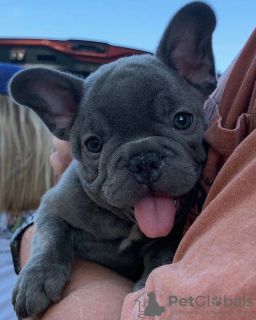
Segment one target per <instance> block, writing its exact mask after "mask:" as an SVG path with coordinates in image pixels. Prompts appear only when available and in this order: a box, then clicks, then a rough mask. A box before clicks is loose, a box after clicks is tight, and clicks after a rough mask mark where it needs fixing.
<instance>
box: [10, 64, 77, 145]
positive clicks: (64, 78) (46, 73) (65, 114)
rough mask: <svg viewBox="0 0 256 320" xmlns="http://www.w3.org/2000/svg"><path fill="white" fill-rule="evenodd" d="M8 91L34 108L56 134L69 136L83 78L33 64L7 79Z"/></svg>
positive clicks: (61, 136) (24, 104) (59, 136)
mask: <svg viewBox="0 0 256 320" xmlns="http://www.w3.org/2000/svg"><path fill="white" fill-rule="evenodd" d="M9 93H10V96H11V97H12V99H13V100H14V101H15V102H17V103H18V104H21V105H23V106H27V107H29V108H31V109H32V110H34V111H35V112H36V113H37V114H38V115H39V117H40V118H41V119H42V120H43V122H44V123H45V124H46V125H47V127H48V128H49V129H50V131H51V132H52V133H53V134H54V135H55V136H56V137H58V138H60V139H62V140H68V139H69V131H70V129H71V127H72V124H73V122H74V119H75V115H76V113H77V107H78V105H79V103H80V100H81V98H82V93H83V80H82V79H80V78H78V77H75V76H72V75H69V74H66V73H64V72H60V71H57V70H53V69H49V68H43V67H35V68H30V69H26V70H23V71H20V72H19V73H17V74H16V75H15V76H14V77H13V78H12V79H11V81H10V84H9Z"/></svg>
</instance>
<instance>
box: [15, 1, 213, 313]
mask: <svg viewBox="0 0 256 320" xmlns="http://www.w3.org/2000/svg"><path fill="white" fill-rule="evenodd" d="M184 17H185V18H184ZM215 23H216V21H215V15H214V13H213V11H212V10H211V9H210V7H208V6H207V5H206V4H203V3H200V2H195V3H192V4H189V5H187V6H185V7H184V8H182V9H181V10H180V11H179V12H178V13H177V14H176V15H175V16H174V18H173V19H172V20H171V22H170V24H169V25H168V26H167V29H166V31H165V33H164V36H163V39H162V40H161V42H160V45H159V48H158V50H157V54H156V56H151V55H142V56H133V57H129V58H123V59H120V60H118V61H116V62H113V63H110V64H107V65H105V66H102V67H101V68H100V69H99V70H97V71H96V72H95V73H93V74H91V75H90V76H89V77H88V78H87V79H86V80H83V79H80V78H78V77H75V76H72V75H69V74H65V73H62V72H59V71H55V70H51V69H47V68H42V67H36V68H31V69H28V70H24V71H22V72H20V73H19V74H17V75H16V76H14V78H13V79H12V81H11V83H10V94H11V96H12V98H13V99H14V100H15V101H16V102H17V103H19V104H22V105H25V106H28V107H30V108H32V109H34V110H35V111H36V112H37V113H38V114H39V116H40V117H41V118H42V120H43V121H44V122H45V124H46V125H47V126H48V127H49V128H50V130H51V131H52V132H53V133H54V134H55V135H56V136H58V137H59V138H61V139H66V140H69V141H70V142H71V148H72V155H73V157H74V160H73V161H72V163H71V165H70V166H69V168H68V169H67V170H66V172H65V173H64V174H63V176H62V178H61V180H60V182H59V183H58V184H57V185H56V186H55V187H54V188H52V189H51V190H49V191H48V192H47V193H46V194H45V195H44V196H43V199H42V203H41V205H40V207H39V209H38V212H37V215H36V220H35V233H34V238H33V244H32V253H31V257H30V259H29V261H28V263H27V265H26V266H25V267H24V268H23V270H22V271H21V272H20V276H19V279H18V282H17V285H16V287H15V289H14V291H13V304H14V306H15V310H16V313H17V315H18V316H20V317H24V318H25V317H28V316H37V315H39V314H40V313H42V312H43V311H45V309H47V308H48V306H49V305H50V304H51V303H52V302H56V301H59V299H60V296H61V292H62V289H63V287H64V286H65V284H66V283H67V281H68V279H69V273H70V269H71V266H72V261H73V257H74V254H76V255H78V256H80V257H83V258H84V259H88V260H91V261H94V262H97V263H100V264H102V265H104V266H106V267H108V268H111V269H113V270H115V271H117V272H119V273H120V274H122V275H124V276H126V277H128V278H130V279H132V280H134V281H138V280H139V279H140V280H139V281H138V282H137V284H136V286H135V289H136V290H137V289H139V288H141V287H143V286H144V284H145V281H146V278H147V276H148V274H149V273H150V272H151V270H152V269H154V268H155V267H157V266H159V265H162V264H164V263H171V262H172V259H173V255H174V253H175V250H176V247H177V245H178V243H179V241H180V237H181V233H180V232H181V230H182V220H183V218H184V216H185V212H186V203H187V198H188V197H189V194H190V191H191V190H192V189H193V187H194V186H195V184H196V182H197V181H198V179H199V178H200V175H201V172H202V168H203V165H204V163H205V160H206V150H205V147H204V142H203V134H204V130H205V128H206V126H207V123H206V118H205V115H204V112H203V108H202V106H203V102H204V100H205V98H206V96H207V95H208V94H209V92H210V91H212V90H213V89H214V87H215V85H216V79H215V71H214V60H213V54H212V48H211V37H212V32H213V30H214V28H215ZM184 112H185V113H189V114H190V115H192V116H193V122H192V124H191V126H190V127H188V128H187V129H185V130H177V128H175V126H174V118H175V116H176V115H177V114H178V113H184ZM91 136H96V137H98V138H100V139H101V140H102V141H103V148H102V151H101V152H98V153H97V152H96V153H95V152H94V153H92V152H90V151H88V149H87V148H86V147H85V142H86V141H88V138H89V137H91ZM94 147H95V145H94ZM96 147H97V145H96ZM149 193H155V194H160V195H172V196H173V197H178V198H181V200H180V205H181V208H180V209H179V212H178V213H177V215H176V218H175V226H174V228H173V230H172V232H171V233H170V235H169V236H168V237H166V238H159V239H149V238H147V237H146V236H145V235H143V234H142V232H141V231H140V230H139V229H138V226H137V223H136V220H135V217H134V213H133V210H132V207H133V206H134V205H135V204H136V203H137V202H138V201H140V200H141V199H142V198H143V197H145V196H146V195H148V194H149ZM143 270H144V273H143ZM142 273H143V275H142Z"/></svg>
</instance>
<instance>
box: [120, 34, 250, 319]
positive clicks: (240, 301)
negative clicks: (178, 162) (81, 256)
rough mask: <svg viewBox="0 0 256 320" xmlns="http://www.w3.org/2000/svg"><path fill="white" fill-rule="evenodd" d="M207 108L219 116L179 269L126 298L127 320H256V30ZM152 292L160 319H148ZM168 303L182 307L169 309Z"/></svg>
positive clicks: (161, 272)
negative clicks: (145, 312)
mask: <svg viewBox="0 0 256 320" xmlns="http://www.w3.org/2000/svg"><path fill="white" fill-rule="evenodd" d="M220 99H221V100H220ZM219 100H220V101H219ZM207 103H208V105H206V109H207V107H208V108H213V109H214V108H215V111H216V109H217V108H216V105H219V109H218V111H217V112H216V114H215V115H214V116H213V118H212V120H211V122H210V125H209V128H208V130H207V132H206V134H205V139H206V141H207V142H208V144H209V146H210V147H209V153H208V161H207V164H206V166H205V170H204V173H203V178H202V180H201V182H200V184H199V185H198V187H197V189H196V198H197V201H195V203H193V204H192V208H191V212H190V217H189V219H188V221H187V224H186V228H187V230H188V231H187V232H186V234H185V236H184V238H183V240H182V242H181V244H180V246H179V248H178V250H177V252H176V255H175V258H174V263H173V264H172V265H166V266H162V267H160V268H158V269H156V270H154V271H153V272H152V273H151V275H150V277H149V279H148V281H147V284H146V288H145V289H143V290H141V291H139V292H137V293H132V294H129V295H128V296H127V297H126V300H125V303H124V307H123V312H122V320H129V319H139V318H143V317H144V319H160V320H161V319H182V320H186V319H207V320H208V319H215V320H216V319H221V320H225V319H232V320H233V319H243V320H246V319H256V130H254V129H255V126H256V30H254V32H253V34H252V35H251V37H250V39H249V40H248V42H247V43H246V45H245V47H244V48H243V50H242V52H241V53H240V55H239V57H238V59H237V60H236V62H235V64H234V66H233V68H232V70H231V71H230V72H229V73H228V75H227V78H226V79H225V80H224V81H223V83H222V84H221V85H220V86H219V87H218V88H217V90H216V91H215V93H214V94H213V95H212V96H211V98H210V100H209V101H208V102H207ZM208 111H209V110H208ZM205 198H206V200H205ZM198 199H199V201H198ZM204 200H205V201H204ZM202 206H203V211H202V213H201V214H200V215H199V213H200V211H201V209H202ZM198 215H199V216H198ZM197 216H198V218H197V219H196V220H195V222H194V223H193V224H192V222H193V220H194V219H195V218H196V217H197ZM191 224H192V225H191ZM150 291H151V292H154V293H155V297H156V301H157V302H158V304H159V306H164V307H165V311H164V312H162V314H161V316H151V317H146V316H143V305H144V306H146V305H147V303H148V296H147V293H149V292H150ZM143 292H145V293H144V294H143ZM141 295H142V296H141ZM140 296H141V297H140ZM169 296H175V297H177V299H178V301H177V302H176V303H173V304H172V305H171V306H170V305H169ZM139 297H140V298H139ZM189 297H191V298H189ZM197 297H199V298H198V299H197V300H196V298H197ZM137 298H139V301H140V307H141V311H139V301H135V300H136V299H137ZM172 299H174V300H175V299H176V298H174V297H172V298H171V300H172ZM180 299H183V300H180ZM195 300H196V301H197V304H196V303H195ZM217 301H219V302H218V304H216V302H217ZM203 302H205V306H201V305H202V304H203ZM231 303H232V305H231Z"/></svg>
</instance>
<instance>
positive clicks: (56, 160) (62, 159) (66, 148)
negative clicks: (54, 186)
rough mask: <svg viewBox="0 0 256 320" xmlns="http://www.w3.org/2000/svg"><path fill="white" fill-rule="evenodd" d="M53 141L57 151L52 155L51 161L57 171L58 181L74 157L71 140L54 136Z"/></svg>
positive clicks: (56, 178)
mask: <svg viewBox="0 0 256 320" xmlns="http://www.w3.org/2000/svg"><path fill="white" fill-rule="evenodd" d="M52 141H53V145H54V147H55V150H56V151H55V152H54V153H53V154H52V155H51V157H50V162H51V165H52V167H53V170H54V173H55V177H54V178H55V181H56V182H57V181H58V179H59V178H60V176H61V175H62V173H63V172H64V171H65V170H66V169H67V167H68V165H69V164H70V162H71V161H72V157H71V154H70V144H69V142H67V141H63V140H60V139H58V138H56V137H54V136H53V138H52Z"/></svg>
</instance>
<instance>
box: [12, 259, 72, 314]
mask: <svg viewBox="0 0 256 320" xmlns="http://www.w3.org/2000/svg"><path fill="white" fill-rule="evenodd" d="M68 277H69V272H68V269H67V268H64V267H63V266H61V265H56V264H54V265H51V264H48V265H47V266H46V265H43V264H33V263H28V264H27V265H26V266H25V267H24V269H23V270H22V271H21V273H20V275H19V278H18V281H17V283H16V286H15V287H14V290H13V293H12V303H13V305H14V309H15V311H16V314H17V316H18V317H21V318H27V317H35V316H37V315H40V314H42V313H43V312H44V311H46V309H47V308H48V307H49V306H50V304H51V303H53V302H58V301H60V299H61V293H62V290H63V288H64V286H65V284H66V283H67V281H68Z"/></svg>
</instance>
